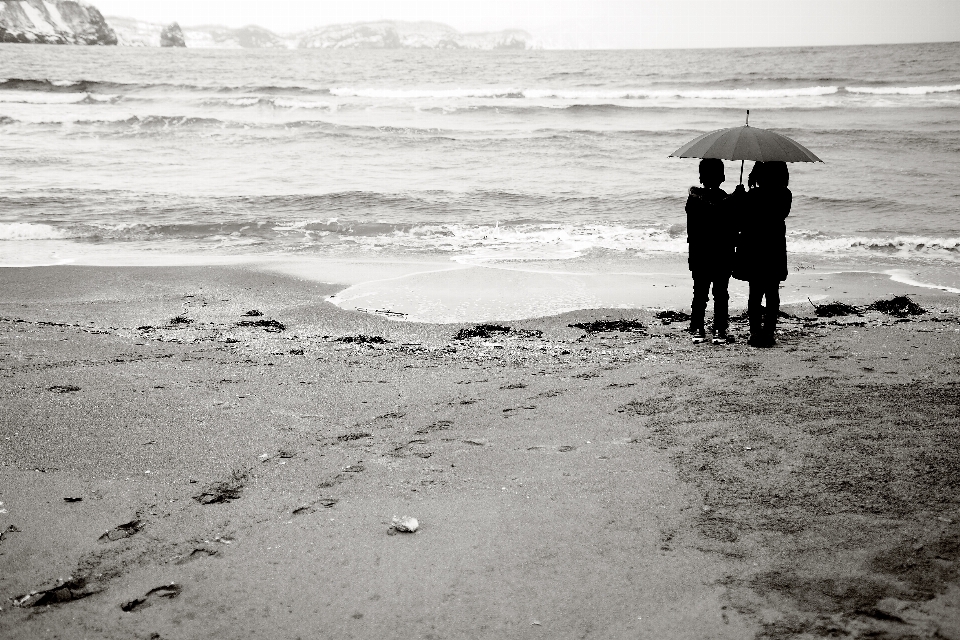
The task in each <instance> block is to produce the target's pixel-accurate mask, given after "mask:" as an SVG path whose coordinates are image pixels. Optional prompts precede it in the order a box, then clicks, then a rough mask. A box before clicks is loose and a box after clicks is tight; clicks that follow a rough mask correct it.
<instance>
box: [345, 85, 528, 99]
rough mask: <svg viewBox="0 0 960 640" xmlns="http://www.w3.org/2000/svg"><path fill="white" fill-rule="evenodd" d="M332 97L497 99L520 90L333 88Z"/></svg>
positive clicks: (518, 93) (488, 88)
mask: <svg viewBox="0 0 960 640" xmlns="http://www.w3.org/2000/svg"><path fill="white" fill-rule="evenodd" d="M330 95H334V96H338V97H341V98H343V97H346V98H406V99H412V98H497V97H502V96H509V95H514V96H517V95H520V91H519V90H518V89H498V88H493V87H485V88H479V89H439V88H437V89H376V88H354V87H333V88H331V89H330Z"/></svg>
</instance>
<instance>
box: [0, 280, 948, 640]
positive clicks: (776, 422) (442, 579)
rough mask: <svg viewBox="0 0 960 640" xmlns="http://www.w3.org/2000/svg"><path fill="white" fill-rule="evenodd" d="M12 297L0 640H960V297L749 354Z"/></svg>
mask: <svg viewBox="0 0 960 640" xmlns="http://www.w3.org/2000/svg"><path fill="white" fill-rule="evenodd" d="M0 285H2V286H0V402H2V413H0V465H2V466H0V502H2V503H3V504H2V505H0V531H3V534H2V536H0V607H2V610H0V637H3V638H117V639H121V638H122V639H129V638H143V639H147V638H163V639H170V640H172V639H175V638H338V639H340V638H374V637H377V638H401V637H403V638H437V639H440V638H443V639H446V638H498V639H499V638H550V639H557V638H657V639H659V638H664V639H670V638H691V639H693V638H697V639H700V638H754V637H758V638H783V639H786V638H820V637H851V638H861V637H862V638H866V637H870V638H953V639H955V638H960V564H958V563H960V475H958V470H960V322H958V306H957V298H956V296H953V297H939V298H937V297H932V296H931V297H922V298H920V297H918V298H915V299H916V301H917V302H919V303H920V304H921V305H923V306H924V307H926V308H927V309H929V310H931V313H927V314H924V315H918V316H911V317H909V318H904V319H898V318H895V317H891V316H889V315H885V314H882V313H879V312H875V311H874V312H867V313H865V314H864V315H863V316H846V317H840V318H832V319H825V318H821V319H817V318H816V317H814V316H813V315H812V314H811V308H810V307H809V305H807V306H806V307H805V308H802V309H790V308H787V309H785V310H786V311H789V312H791V313H796V314H798V315H800V316H802V317H798V318H791V319H785V320H784V323H783V324H782V329H783V333H782V335H781V336H780V343H779V346H777V347H776V348H774V349H763V350H758V349H753V348H751V347H748V346H747V345H746V344H745V341H744V340H741V341H739V342H737V343H736V344H733V345H729V346H726V347H720V346H713V345H709V344H707V345H693V344H691V343H690V341H689V339H688V337H687V336H686V334H684V333H682V332H681V331H680V330H679V326H682V325H678V324H676V323H675V324H669V325H665V324H663V323H662V322H661V321H659V320H657V319H655V318H654V316H653V313H652V312H651V311H644V310H636V311H625V310H593V311H580V312H574V313H569V314H565V315H563V316H558V317H551V318H541V319H534V320H525V321H516V322H510V323H508V324H509V326H510V328H511V331H510V332H509V333H502V332H496V331H494V332H492V333H490V334H489V335H488V336H487V337H473V338H466V339H460V340H458V339H454V335H455V334H456V333H457V331H458V330H460V329H464V328H469V326H467V325H455V326H451V325H418V324H413V323H403V322H393V321H389V320H385V319H382V318H378V317H374V316H370V315H366V314H360V313H350V312H345V311H341V310H339V309H337V308H335V307H333V306H332V305H330V304H329V303H325V302H323V300H324V298H325V297H326V296H329V295H331V294H333V293H334V292H336V290H337V288H336V287H332V286H328V285H321V284H316V283H310V282H303V281H298V280H295V279H292V278H288V277H284V276H279V275H273V274H263V273H257V272H252V271H244V270H240V269H232V268H223V267H217V268H213V267H200V268H176V269H174V268H169V269H166V268H150V269H132V268H123V269H118V268H114V269H108V268H94V267H51V268H37V269H0ZM844 301H845V302H858V301H856V300H844ZM859 302H867V301H859ZM254 309H256V310H259V311H260V312H262V313H263V315H261V316H256V315H243V314H244V313H246V312H248V311H251V310H254ZM621 319H623V320H639V321H640V322H642V323H643V324H644V325H645V326H646V330H645V331H642V332H621V331H598V332H589V331H584V330H582V329H580V328H576V327H571V326H569V325H570V324H575V323H583V322H591V321H598V320H603V321H616V320H621ZM241 321H249V322H258V321H265V324H261V325H259V326H258V325H248V326H238V323H240V322H241ZM270 321H276V322H277V323H282V325H283V326H284V330H282V331H279V330H276V329H279V327H278V326H276V325H275V324H272V323H271V322H270ZM735 329H736V333H739V334H740V335H741V336H743V325H742V323H741V324H739V325H736V327H735ZM358 336H366V337H367V338H360V339H359V340H358V339H357V337H358ZM371 336H376V337H380V338H383V339H384V340H385V341H388V342H379V341H373V342H371V341H369V337H371ZM343 338H348V339H350V338H352V339H353V341H344V340H342V339H343ZM403 515H409V516H413V517H415V518H417V519H418V520H419V524H420V528H419V529H418V530H417V531H416V532H415V533H395V532H393V531H391V529H390V526H391V521H392V518H393V517H394V516H403ZM391 533H395V535H390V534H391Z"/></svg>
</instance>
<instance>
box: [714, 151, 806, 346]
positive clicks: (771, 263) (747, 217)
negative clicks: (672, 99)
mask: <svg viewBox="0 0 960 640" xmlns="http://www.w3.org/2000/svg"><path fill="white" fill-rule="evenodd" d="M789 183H790V173H789V171H788V170H787V164H786V163H785V162H757V163H756V164H755V165H754V166H753V170H752V171H751V172H750V178H749V180H748V181H747V184H748V185H749V186H750V191H745V190H744V188H743V186H742V185H740V186H738V187H737V188H736V189H735V190H734V192H733V194H732V195H731V197H730V200H729V202H730V205H731V207H732V208H734V209H735V210H736V211H737V214H738V215H737V221H738V223H737V226H738V229H739V236H738V238H737V252H736V258H735V260H734V266H733V277H734V278H736V279H737V280H746V281H747V282H748V283H749V284H750V294H749V298H748V300H747V315H748V316H749V318H750V345H752V346H754V347H772V346H773V345H774V344H775V343H776V341H775V339H774V331H775V330H776V328H777V316H778V314H779V313H780V283H781V282H783V281H784V280H786V279H787V225H786V219H787V216H789V215H790V206H791V204H792V203H793V194H792V193H791V192H790V189H788V188H787V185H788V184H789ZM764 299H766V308H764V305H763V300H764Z"/></svg>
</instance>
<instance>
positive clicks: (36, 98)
mask: <svg viewBox="0 0 960 640" xmlns="http://www.w3.org/2000/svg"><path fill="white" fill-rule="evenodd" d="M113 97H114V96H111V98H113ZM89 99H90V94H89V93H44V92H40V91H3V92H0V102H8V103H10V102H13V103H21V104H77V103H81V102H84V101H87V100H89Z"/></svg>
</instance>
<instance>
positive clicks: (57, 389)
mask: <svg viewBox="0 0 960 640" xmlns="http://www.w3.org/2000/svg"><path fill="white" fill-rule="evenodd" d="M47 391H53V392H54V393H75V392H77V391H80V387H78V386H76V385H72V384H55V385H53V386H52V387H47Z"/></svg>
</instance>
